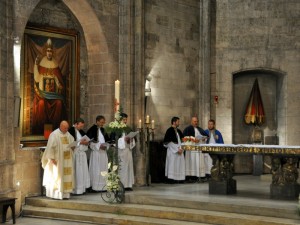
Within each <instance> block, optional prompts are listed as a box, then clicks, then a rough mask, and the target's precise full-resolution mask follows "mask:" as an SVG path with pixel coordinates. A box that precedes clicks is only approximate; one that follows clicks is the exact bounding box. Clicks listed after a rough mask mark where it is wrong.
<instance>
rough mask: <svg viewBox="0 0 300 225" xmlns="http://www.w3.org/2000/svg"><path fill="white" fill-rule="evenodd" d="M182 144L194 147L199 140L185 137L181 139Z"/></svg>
mask: <svg viewBox="0 0 300 225" xmlns="http://www.w3.org/2000/svg"><path fill="white" fill-rule="evenodd" d="M182 142H183V144H184V145H195V144H196V143H198V142H199V140H198V139H196V138H195V137H193V136H185V137H183V138H182Z"/></svg>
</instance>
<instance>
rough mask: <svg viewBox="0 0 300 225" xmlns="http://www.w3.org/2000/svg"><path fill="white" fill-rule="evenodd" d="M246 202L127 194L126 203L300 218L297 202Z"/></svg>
mask: <svg viewBox="0 0 300 225" xmlns="http://www.w3.org/2000/svg"><path fill="white" fill-rule="evenodd" d="M250 201H251V200H249V204H247V203H246V204H245V202H242V203H238V201H236V202H234V203H233V202H229V201H228V203H224V202H222V203H220V202H219V201H215V202H214V201H213V200H210V201H207V200H203V201H201V200H200V201H199V199H197V200H195V201H194V200H192V199H180V198H179V197H178V198H174V196H170V197H166V196H159V195H157V196H145V195H127V196H126V203H130V204H144V205H156V206H168V207H178V206H180V207H181V208H188V209H201V210H208V211H218V212H228V213H238V214H246V215H247V214H248V215H249V214H251V215H257V216H268V217H277V218H287V219H296V220H299V224H300V215H299V209H298V208H297V204H296V203H295V207H291V206H286V205H285V204H284V201H282V204H281V207H278V206H276V207H274V206H273V205H272V204H266V203H265V202H264V201H260V202H259V201H252V204H250Z"/></svg>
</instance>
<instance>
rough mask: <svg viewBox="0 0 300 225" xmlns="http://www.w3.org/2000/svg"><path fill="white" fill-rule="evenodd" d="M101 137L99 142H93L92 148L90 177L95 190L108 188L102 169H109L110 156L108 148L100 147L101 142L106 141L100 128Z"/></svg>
mask: <svg viewBox="0 0 300 225" xmlns="http://www.w3.org/2000/svg"><path fill="white" fill-rule="evenodd" d="M98 132H99V137H98V142H97V143H91V145H90V148H91V149H92V152H91V155H90V166H89V172H90V179H91V186H92V189H93V190H94V191H102V190H106V188H104V187H105V185H106V180H105V177H103V176H101V172H102V171H108V158H107V152H106V150H102V149H100V146H101V144H104V143H105V139H104V136H103V134H102V132H101V130H100V128H98Z"/></svg>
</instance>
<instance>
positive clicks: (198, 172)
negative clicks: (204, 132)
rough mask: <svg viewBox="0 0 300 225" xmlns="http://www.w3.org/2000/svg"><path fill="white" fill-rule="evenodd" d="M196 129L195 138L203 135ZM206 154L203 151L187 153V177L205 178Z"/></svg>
mask: <svg viewBox="0 0 300 225" xmlns="http://www.w3.org/2000/svg"><path fill="white" fill-rule="evenodd" d="M194 129H195V137H197V136H199V135H201V134H200V132H199V130H198V129H197V128H194ZM205 165H206V164H205V154H203V153H202V152H201V151H197V152H196V151H186V152H185V175H186V176H196V177H205V173H206V167H205Z"/></svg>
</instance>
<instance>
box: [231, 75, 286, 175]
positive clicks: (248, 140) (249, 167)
mask: <svg viewBox="0 0 300 225" xmlns="http://www.w3.org/2000/svg"><path fill="white" fill-rule="evenodd" d="M256 78H257V79H258V83H259V88H260V93H261V97H262V101H263V106H264V111H265V123H264V124H263V125H262V126H260V129H261V130H262V141H261V143H260V144H278V143H279V141H278V137H277V131H278V116H277V115H278V108H280V104H279V97H278V96H279V95H280V93H279V92H280V88H279V87H280V86H281V84H282V80H281V77H280V75H278V74H275V73H273V72H268V71H260V70H254V71H245V72H240V73H237V74H234V77H233V143H234V144H253V143H254V142H253V137H252V134H253V130H254V125H247V124H246V123H245V122H244V116H245V112H246V107H247V104H248V100H249V97H250V93H251V90H252V86H253V84H254V81H255V79H256ZM266 160H268V159H267V157H266ZM234 163H235V172H236V173H252V171H253V156H252V155H237V156H236V157H235V160H234ZM264 172H269V169H267V168H265V169H264Z"/></svg>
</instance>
